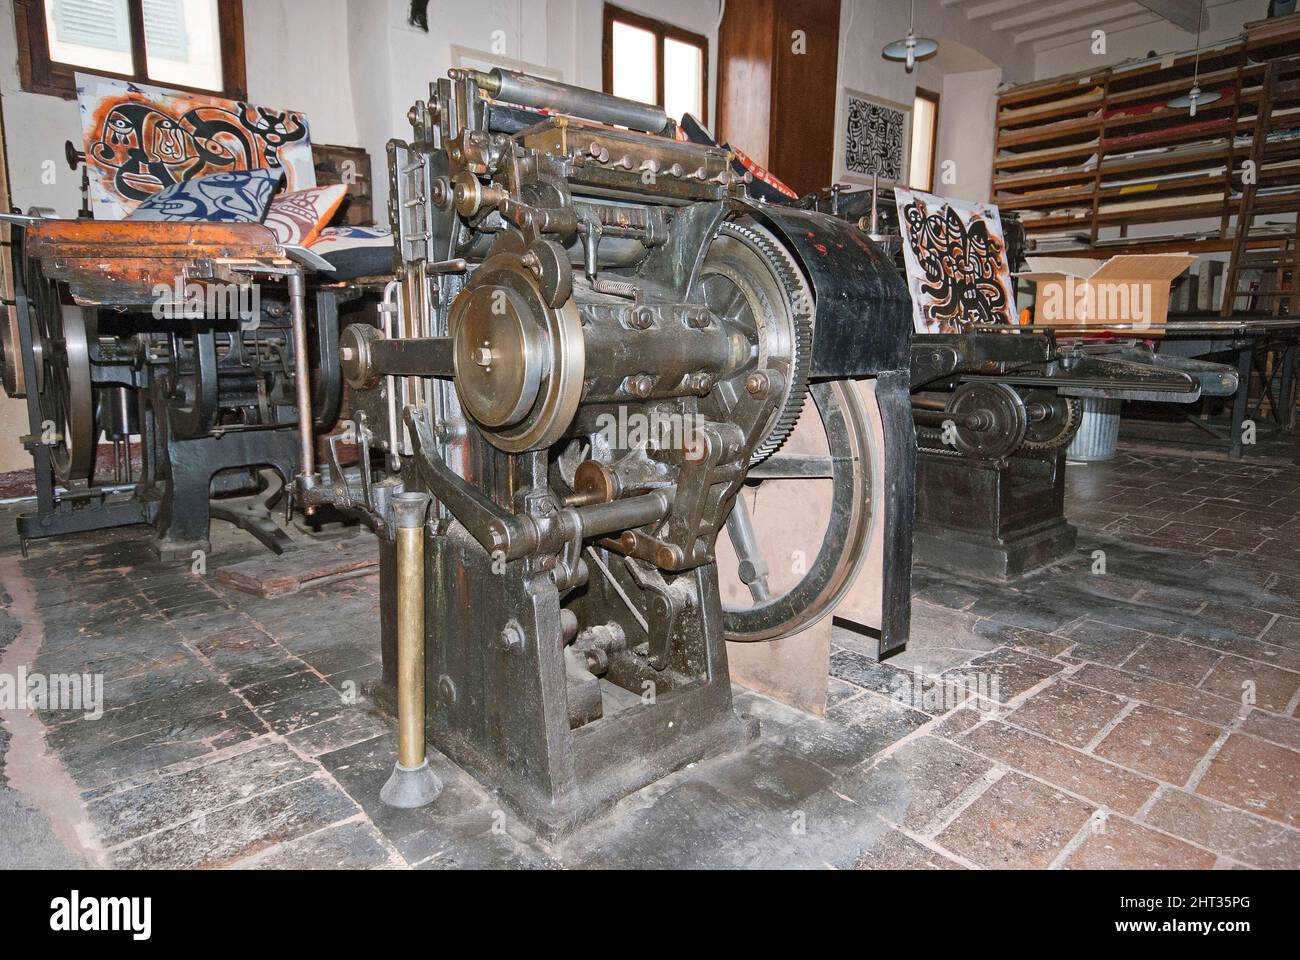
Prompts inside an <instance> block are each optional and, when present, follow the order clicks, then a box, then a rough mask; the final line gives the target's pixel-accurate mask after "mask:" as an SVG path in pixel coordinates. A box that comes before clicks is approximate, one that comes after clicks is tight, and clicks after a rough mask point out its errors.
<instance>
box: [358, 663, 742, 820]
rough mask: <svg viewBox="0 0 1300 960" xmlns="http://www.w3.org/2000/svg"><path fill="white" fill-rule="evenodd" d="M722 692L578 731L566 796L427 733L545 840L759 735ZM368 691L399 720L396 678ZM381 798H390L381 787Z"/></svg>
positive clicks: (455, 741) (665, 702)
mask: <svg viewBox="0 0 1300 960" xmlns="http://www.w3.org/2000/svg"><path fill="white" fill-rule="evenodd" d="M722 693H723V694H725V706H724V705H722V704H721V703H719V702H717V701H720V700H721V699H723V697H721V696H719V692H718V691H717V690H716V689H715V690H710V689H709V688H704V689H700V690H691V691H683V694H682V695H679V696H677V697H665V698H663V699H662V700H660V702H659V703H656V704H649V705H646V706H645V710H646V711H648V712H645V713H643V712H640V711H637V710H635V709H634V710H631V711H628V713H629V714H631V715H630V716H629V715H625V714H619V715H618V717H607V718H605V719H604V720H603V721H602V722H601V725H592V726H590V727H581V728H579V729H578V730H575V731H573V734H574V735H575V754H576V756H575V759H576V760H577V761H578V763H577V764H576V766H577V767H578V773H579V777H578V780H579V782H578V785H577V788H576V790H575V791H574V792H572V793H571V794H569V795H567V796H566V797H564V798H563V799H562V800H552V799H550V798H545V797H543V796H542V795H541V794H540V793H538V792H537V791H534V790H530V789H529V788H528V786H527V785H526V784H524V783H522V782H521V781H520V780H519V779H517V778H515V777H512V776H511V774H510V771H509V770H508V769H507V768H505V767H503V766H502V765H501V764H500V763H497V762H494V761H493V760H492V759H491V758H489V757H487V756H486V755H485V754H484V753H482V752H481V751H478V750H475V749H474V748H473V747H471V746H470V745H469V744H467V743H466V742H465V741H464V740H463V739H462V738H459V737H455V736H439V734H438V730H437V728H436V727H435V726H434V725H433V724H432V723H430V724H428V725H427V726H426V729H425V733H426V736H427V737H428V742H429V747H428V749H429V750H430V751H433V750H434V749H435V748H436V750H437V752H438V753H439V754H441V755H442V756H443V757H444V758H445V759H447V760H450V761H451V762H453V763H455V764H456V765H457V766H459V767H461V768H462V769H463V770H465V771H466V772H467V773H468V774H469V775H470V776H472V777H473V778H474V779H475V780H477V781H478V782H479V783H480V784H481V785H482V786H483V787H484V788H486V789H488V790H490V791H492V792H493V793H495V794H497V795H499V796H500V797H501V799H502V800H504V801H506V802H507V803H508V805H509V807H510V809H511V811H512V812H513V813H514V814H515V815H516V816H517V817H518V818H519V820H520V821H521V822H523V823H524V824H526V825H527V826H528V827H529V829H531V830H533V831H535V832H536V833H537V834H538V836H540V837H542V838H543V839H545V840H548V841H554V840H558V839H561V838H563V837H564V836H566V835H567V834H570V833H572V832H573V831H574V830H576V829H577V828H578V827H580V826H582V825H583V824H584V823H587V822H589V821H591V820H593V819H595V818H596V817H598V816H600V815H601V814H602V813H605V812H606V811H607V810H609V809H610V808H611V807H613V806H614V804H616V803H618V801H620V800H622V799H623V798H624V797H626V796H628V795H629V794H632V793H635V792H636V791H638V790H640V789H641V788H642V787H645V786H648V785H649V784H651V783H654V782H655V781H656V780H661V779H663V778H664V777H666V776H668V775H669V774H670V773H672V772H674V771H675V770H680V769H682V768H683V767H685V766H687V765H688V764H692V763H699V762H701V761H703V760H709V759H712V758H713V757H720V756H723V755H725V754H728V753H732V752H734V751H736V750H742V749H744V748H745V747H747V746H749V744H751V743H753V742H754V741H755V740H757V739H758V735H759V726H758V721H757V720H755V719H753V718H750V717H741V716H739V715H737V714H736V712H735V710H734V708H733V707H732V702H731V691H730V689H728V690H726V691H723V692H722ZM365 695H366V697H367V698H368V699H369V700H370V701H371V703H373V704H374V705H375V706H376V707H378V708H379V710H380V712H381V713H383V714H384V715H386V716H388V717H390V718H392V719H394V720H396V718H397V690H396V688H395V687H394V686H393V685H392V684H388V683H384V682H383V681H374V682H372V683H370V684H368V685H367V686H366V688H365ZM706 709H707V710H709V711H710V712H713V713H715V714H716V715H715V717H714V719H713V720H712V721H710V722H708V723H706V724H705V725H704V726H701V727H700V728H699V729H697V730H696V731H695V732H694V733H692V734H688V735H686V736H676V735H675V731H677V730H679V729H681V728H682V723H683V722H690V720H689V718H691V717H692V716H698V715H699V714H700V712H701V711H703V710H706ZM719 710H720V712H719ZM683 718H687V719H683ZM616 719H617V720H621V721H622V723H620V724H619V727H620V729H614V727H613V724H614V721H615V720H616ZM638 728H640V729H638ZM583 731H586V732H587V733H586V736H582V734H583ZM634 741H635V743H634ZM614 751H617V752H614ZM426 763H427V761H426ZM393 776H396V768H395V771H394V774H393ZM391 783H392V777H390V778H389V780H388V783H387V784H385V786H384V788H383V789H384V790H385V791H386V790H388V789H389V784H391ZM380 798H381V799H383V800H384V802H385V803H387V802H388V800H387V799H386V798H385V796H384V794H383V793H382V792H381V794H380ZM393 805H394V806H396V804H393Z"/></svg>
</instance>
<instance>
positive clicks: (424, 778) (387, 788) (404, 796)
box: [379, 757, 442, 810]
mask: <svg viewBox="0 0 1300 960" xmlns="http://www.w3.org/2000/svg"><path fill="white" fill-rule="evenodd" d="M440 793H442V781H441V780H439V779H438V778H437V776H436V775H435V774H434V772H433V771H432V770H431V769H429V760H428V758H427V757H426V758H425V760H424V763H422V764H420V765H419V766H418V767H404V766H402V765H401V764H400V763H395V764H393V773H392V775H391V776H390V777H389V778H388V782H387V783H385V784H384V786H383V789H381V790H380V791H379V799H380V800H382V801H384V803H386V804H388V805H389V806H390V807H397V808H398V809H399V810H415V809H416V808H418V807H423V806H427V805H428V804H430V803H433V801H434V800H436V799H438V794H440Z"/></svg>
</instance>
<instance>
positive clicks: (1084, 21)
mask: <svg viewBox="0 0 1300 960" xmlns="http://www.w3.org/2000/svg"><path fill="white" fill-rule="evenodd" d="M940 2H941V3H942V4H943V5H944V6H945V7H961V8H962V9H963V10H965V12H966V17H967V18H968V19H970V20H974V21H979V22H980V23H981V24H982V25H984V26H985V27H987V28H989V29H991V30H993V31H994V32H995V33H1000V34H1003V35H1005V36H1006V37H1007V39H1008V40H1010V41H1011V42H1013V43H1028V44H1032V45H1033V48H1034V49H1035V50H1036V51H1037V50H1049V49H1051V48H1053V47H1060V46H1064V45H1065V44H1067V43H1073V42H1075V41H1078V40H1086V39H1088V38H1089V37H1091V36H1092V31H1094V30H1097V29H1102V30H1105V31H1106V32H1107V33H1117V32H1119V31H1121V30H1130V29H1133V28H1134V27H1143V26H1146V25H1148V24H1152V23H1159V22H1161V21H1164V22H1166V23H1169V24H1170V25H1171V29H1174V30H1176V31H1177V32H1176V33H1174V34H1173V36H1176V37H1179V38H1180V39H1179V40H1178V42H1177V44H1175V45H1179V44H1182V43H1183V38H1185V39H1186V44H1187V46H1189V47H1190V46H1191V44H1192V41H1193V36H1194V31H1195V25H1196V14H1197V9H1198V7H1199V5H1200V3H1199V0H940ZM1230 2H1232V0H1206V3H1205V7H1206V9H1207V10H1208V9H1209V8H1210V7H1217V6H1222V5H1223V4H1225V3H1230Z"/></svg>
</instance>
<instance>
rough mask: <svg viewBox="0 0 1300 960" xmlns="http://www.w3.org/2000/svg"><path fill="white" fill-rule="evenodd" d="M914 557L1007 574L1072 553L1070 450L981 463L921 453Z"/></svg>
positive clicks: (997, 576)
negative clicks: (1067, 489) (1068, 510)
mask: <svg viewBox="0 0 1300 960" xmlns="http://www.w3.org/2000/svg"><path fill="white" fill-rule="evenodd" d="M916 479H917V484H916V486H917V496H916V532H915V545H914V550H915V556H916V559H918V560H920V561H921V562H922V563H925V564H928V565H930V566H933V567H937V568H939V569H941V570H947V571H949V572H951V573H957V574H961V575H963V576H969V577H976V578H979V579H984V580H1008V579H1011V578H1014V577H1018V576H1020V575H1022V574H1024V573H1028V572H1029V571H1031V570H1034V569H1037V568H1039V567H1043V566H1046V565H1047V564H1050V563H1053V562H1054V561H1056V560H1059V559H1061V558H1062V557H1064V556H1067V555H1068V554H1069V553H1070V552H1071V551H1073V550H1074V544H1075V537H1076V534H1077V531H1076V530H1075V528H1074V527H1072V526H1071V525H1070V524H1069V523H1067V522H1066V519H1065V454H1064V453H1063V452H1061V453H1057V454H1055V455H1049V456H1043V457H1012V458H1011V459H1009V460H1007V461H1000V462H999V461H992V462H991V461H981V460H971V459H968V458H966V457H955V456H948V455H945V454H934V453H928V452H926V451H924V450H922V451H921V452H920V453H919V454H918V456H917V471H916Z"/></svg>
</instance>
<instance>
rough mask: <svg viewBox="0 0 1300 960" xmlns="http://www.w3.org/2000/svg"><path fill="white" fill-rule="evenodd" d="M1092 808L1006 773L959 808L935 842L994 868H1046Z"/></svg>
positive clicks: (982, 864) (1043, 786)
mask: <svg viewBox="0 0 1300 960" xmlns="http://www.w3.org/2000/svg"><path fill="white" fill-rule="evenodd" d="M1092 812H1093V808H1092V807H1091V806H1089V805H1088V804H1086V803H1083V802H1081V801H1079V800H1076V799H1074V798H1073V797H1070V796H1067V795H1066V794H1064V793H1062V792H1060V791H1059V790H1054V789H1052V788H1051V787H1048V786H1045V785H1043V784H1041V783H1038V782H1037V781H1035V780H1030V779H1028V778H1026V777H1022V776H1020V775H1019V774H1016V773H1009V774H1007V775H1006V776H1005V777H1003V778H1002V779H1001V780H999V781H998V782H997V783H995V784H994V785H993V786H992V787H990V788H989V789H988V790H987V791H985V792H984V793H983V794H981V795H980V796H979V797H978V798H976V800H975V802H974V803H972V804H971V805H970V806H969V807H967V808H966V809H965V810H963V811H962V812H961V814H960V815H959V816H958V817H957V818H956V819H955V820H954V821H953V822H952V823H950V824H949V825H948V826H947V827H946V828H945V829H944V830H943V832H941V833H940V834H939V835H938V836H937V837H935V841H936V842H937V843H938V844H939V845H940V846H942V847H944V848H946V849H948V850H951V851H952V852H953V853H956V854H958V855H960V856H962V857H965V858H966V859H967V860H970V861H972V862H974V863H977V864H979V865H980V866H983V867H989V868H995V869H1003V868H1007V869H1024V868H1028V867H1037V868H1043V867H1047V866H1049V865H1050V864H1051V863H1052V861H1053V860H1055V859H1056V857H1057V855H1058V854H1059V853H1060V852H1061V850H1063V849H1064V848H1065V846H1066V844H1068V843H1069V842H1070V840H1072V839H1073V838H1074V835H1075V834H1076V833H1078V832H1079V828H1080V827H1082V826H1083V825H1084V824H1085V823H1087V822H1088V818H1089V817H1090V816H1091V815H1092Z"/></svg>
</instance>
